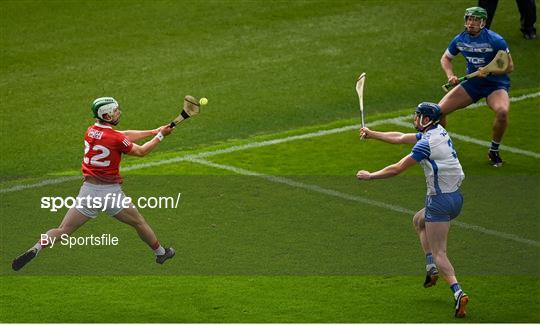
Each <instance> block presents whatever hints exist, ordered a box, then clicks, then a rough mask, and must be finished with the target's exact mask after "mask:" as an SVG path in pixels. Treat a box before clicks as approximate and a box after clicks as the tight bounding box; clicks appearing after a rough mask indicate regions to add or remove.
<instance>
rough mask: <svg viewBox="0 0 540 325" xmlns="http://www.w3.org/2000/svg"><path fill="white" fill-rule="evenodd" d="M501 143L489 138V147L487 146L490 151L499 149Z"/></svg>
mask: <svg viewBox="0 0 540 325" xmlns="http://www.w3.org/2000/svg"><path fill="white" fill-rule="evenodd" d="M500 145H501V144H500V143H497V142H495V141H493V140H491V147H490V148H489V150H490V151H499V146H500Z"/></svg>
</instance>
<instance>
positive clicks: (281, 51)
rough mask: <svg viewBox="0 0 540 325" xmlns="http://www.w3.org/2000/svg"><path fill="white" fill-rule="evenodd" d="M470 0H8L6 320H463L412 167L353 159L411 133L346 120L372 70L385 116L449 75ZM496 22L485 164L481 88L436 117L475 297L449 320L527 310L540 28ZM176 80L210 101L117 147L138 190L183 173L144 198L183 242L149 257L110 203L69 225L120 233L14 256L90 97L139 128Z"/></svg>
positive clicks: (64, 166) (2, 57) (534, 254)
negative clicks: (505, 90)
mask: <svg viewBox="0 0 540 325" xmlns="http://www.w3.org/2000/svg"><path fill="white" fill-rule="evenodd" d="M475 4H476V1H462V0H459V1H341V0H340V1H273V2H263V1H228V0H227V1H217V0H216V1H164V0H162V1H161V0H160V1H154V2H149V1H133V0H125V1H100V2H96V1H2V2H1V3H0V9H1V10H0V27H1V30H0V36H1V37H0V45H1V48H2V50H1V52H0V69H1V73H0V84H1V85H2V87H1V88H0V98H1V105H2V109H1V111H0V112H1V113H0V114H1V121H2V122H1V128H0V144H1V150H2V159H0V166H1V169H0V242H1V245H0V321H1V322H30V323H33V322H45V323H48V322H163V323H165V322H192V323H197V322H240V323H243V322H248V323H260V322H296V323H306V322H307V323H309V322H321V323H325V322H332V323H340V322H347V323H356V322H375V323H378V322H429V323H437V322H444V323H449V322H454V321H455V319H454V317H453V311H452V308H453V303H452V299H451V292H450V290H449V289H448V287H447V285H446V284H444V281H440V282H439V283H438V284H437V286H435V287H434V288H430V289H424V288H423V287H422V281H423V276H424V273H423V269H424V265H423V262H424V261H423V256H422V251H421V249H420V245H419V243H418V240H417V238H416V235H415V233H414V230H413V228H412V223H411V217H412V215H411V213H413V212H414V211H416V210H418V209H420V208H421V207H422V205H423V201H424V194H425V184H424V182H425V181H424V177H423V174H422V171H421V168H419V167H415V168H413V169H411V170H409V171H407V172H406V173H405V174H404V175H400V176H399V177H396V178H392V179H388V180H383V181H378V182H367V183H366V182H362V183H359V182H358V181H356V179H355V177H354V175H355V173H356V171H357V170H358V169H361V168H362V169H368V170H375V169H378V168H381V167H384V166H386V165H387V164H389V163H393V162H395V161H397V160H398V159H400V158H401V157H403V156H404V155H406V154H408V153H409V152H410V146H405V145H402V146H391V145H388V144H383V143H379V142H373V141H359V140H358V131H357V128H356V127H355V125H357V124H358V123H359V116H358V115H359V112H358V99H357V96H356V93H355V91H354V82H355V80H356V77H357V76H358V75H359V74H360V72H362V71H365V72H366V73H367V79H366V88H365V107H366V113H367V116H366V121H367V123H368V126H369V125H375V126H374V128H375V129H378V130H399V131H403V132H409V131H410V132H412V128H410V127H407V126H405V125H397V124H395V123H394V122H392V121H391V120H390V119H392V118H396V117H402V116H406V115H408V114H410V113H412V108H413V107H414V106H415V105H416V104H417V103H418V102H421V101H438V100H439V98H440V97H441V96H442V95H443V94H442V90H441V89H440V85H441V84H443V83H444V82H445V81H446V80H445V78H444V75H443V73H442V71H441V69H440V67H439V63H438V62H439V58H440V56H441V54H442V53H443V51H444V49H445V47H446V46H447V44H448V42H449V41H450V40H451V38H452V37H453V36H454V35H455V34H457V33H458V32H459V31H460V30H461V28H462V27H461V26H462V15H463V10H464V9H465V8H466V7H469V6H472V5H475ZM492 28H493V30H495V31H496V32H498V33H500V34H501V35H503V36H504V37H505V39H506V40H507V41H508V44H509V47H510V50H511V53H512V56H513V59H514V63H515V65H516V69H515V71H514V73H512V74H511V79H512V88H511V92H510V95H511V96H512V97H514V98H517V100H516V101H515V102H513V103H512V105H511V113H510V125H509V128H508V130H507V134H506V135H505V139H504V143H503V144H504V145H505V146H507V147H508V148H506V149H504V150H503V151H502V155H503V158H504V159H505V160H506V161H507V163H506V165H505V166H504V167H503V168H501V169H494V168H492V167H490V166H489V165H488V164H487V160H486V152H487V147H486V146H485V145H484V144H478V143H477V142H478V141H488V140H490V129H491V123H492V113H491V112H490V111H489V109H488V108H487V107H485V106H482V105H481V106H480V107H477V108H474V109H470V110H464V111H460V112H456V113H454V114H453V115H451V116H450V117H449V124H448V130H449V131H450V132H451V133H453V134H455V136H456V137H454V144H455V146H456V148H457V150H458V154H459V157H460V160H461V163H462V165H463V168H464V171H465V174H466V179H465V181H464V183H463V187H462V190H463V193H464V196H465V205H464V208H463V211H462V214H461V215H460V217H459V218H458V219H457V222H456V223H454V225H453V226H452V229H451V233H450V239H449V247H448V250H449V252H448V253H449V256H450V258H451V260H452V261H453V263H454V266H455V268H456V271H457V275H458V278H459V280H460V282H461V283H462V286H463V287H464V289H465V291H466V292H467V293H468V294H469V295H470V297H471V302H470V304H469V308H468V309H469V314H468V315H467V318H466V319H464V320H459V322H463V321H464V322H473V323H481V322H482V323H483V322H489V323H495V322H513V323H518V322H533V323H538V322H540V316H539V315H540V313H539V311H540V299H539V297H540V262H539V261H540V250H539V247H540V236H539V234H540V231H539V230H540V226H539V223H538V215H539V212H540V209H538V207H537V205H536V203H535V202H536V201H537V198H538V197H540V177H539V176H540V167H539V164H538V160H539V157H540V140H539V139H538V136H537V132H538V121H539V120H540V110H539V109H538V107H540V98H539V96H538V94H539V91H540V86H539V84H538V80H540V71H539V70H538V69H537V62H536V57H535V55H534V54H535V53H539V51H540V45H539V42H538V41H525V40H523V39H522V36H521V33H520V31H519V13H518V11H517V8H516V6H515V3H513V2H508V3H507V2H501V3H499V8H498V9H497V13H496V16H495V19H494V22H493V24H492ZM456 72H460V73H461V72H464V62H463V60H461V59H459V60H458V62H457V63H456ZM186 94H191V95H195V96H205V97H208V99H209V101H210V102H209V105H208V106H206V107H204V108H203V111H202V113H201V115H200V116H198V117H197V118H196V119H193V120H192V121H187V122H186V123H185V124H184V125H182V126H181V127H179V128H178V129H177V130H176V131H175V132H174V134H173V135H171V136H170V137H168V138H167V139H166V140H165V141H164V142H163V143H161V144H160V146H159V147H158V149H157V150H156V151H155V152H153V153H152V154H151V155H150V156H148V157H145V158H143V159H140V158H132V157H125V158H124V162H123V166H124V167H125V171H124V172H123V175H124V177H125V183H124V185H123V188H124V190H125V191H126V193H128V194H129V195H131V196H133V197H139V196H160V195H164V196H176V194H177V193H181V203H180V206H179V208H178V209H143V210H142V212H143V214H144V215H145V217H146V218H147V219H148V221H149V222H150V224H151V225H152V227H153V228H154V230H155V231H156V233H157V234H158V237H159V238H160V240H161V241H162V242H163V243H164V244H171V245H173V246H174V247H175V248H177V250H178V253H177V256H176V257H175V258H174V259H172V260H171V261H168V262H167V263H166V264H164V265H157V264H155V263H154V261H153V256H152V253H151V251H149V249H148V248H147V247H146V246H145V245H144V244H143V243H142V242H141V241H140V240H139V239H138V237H137V236H136V233H135V232H134V231H133V230H132V229H131V228H129V227H128V226H125V225H122V224H120V223H118V222H117V221H115V220H113V219H111V218H109V217H107V216H105V215H101V216H100V217H98V219H97V220H96V221H93V222H89V223H88V224H86V225H85V226H84V227H83V228H81V229H80V230H79V231H78V232H77V233H76V235H80V236H86V235H91V234H102V233H110V234H112V235H114V236H117V237H119V238H120V244H119V246H115V247H75V248H72V249H69V248H66V247H55V248H53V249H48V250H44V251H43V252H41V253H40V255H39V256H38V258H37V259H36V260H35V261H32V262H31V263H30V264H28V265H27V266H26V267H25V268H24V269H23V270H21V271H20V272H18V273H15V272H13V271H12V270H11V266H10V264H11V261H12V259H13V258H14V257H15V256H17V255H18V254H19V253H21V252H22V251H23V250H25V249H27V248H29V247H30V246H31V245H32V243H33V242H34V241H35V240H36V239H37V237H38V236H39V234H40V233H41V232H43V231H46V230H47V229H49V228H52V227H55V226H56V225H57V224H58V223H59V222H60V220H61V218H62V216H63V214H64V213H65V210H61V211H59V212H56V213H53V212H49V211H47V210H44V209H41V208H40V198H41V197H43V196H75V195H76V194H77V191H78V189H79V186H80V181H79V180H76V179H74V177H73V176H77V175H79V171H78V169H79V167H80V160H81V155H82V152H83V146H82V136H83V133H84V131H85V129H86V128H87V126H88V125H89V124H90V123H92V119H91V116H90V115H91V114H90V109H89V106H90V103H91V101H92V100H93V98H95V97H99V96H114V97H115V98H116V99H118V100H119V101H120V104H121V106H122V108H123V117H122V121H121V125H120V128H121V129H148V128H154V127H157V126H159V125H160V124H164V123H166V122H167V121H168V120H170V119H172V118H174V117H175V116H176V115H177V114H178V108H179V107H180V105H181V99H182V97H183V96H184V95H186ZM520 96H521V97H520ZM409 120H410V119H408V118H406V117H405V118H404V119H403V120H402V121H405V122H411V121H409ZM340 130H341V131H340ZM143 163H150V164H153V166H152V167H147V168H140V167H141V165H140V164H143ZM51 179H52V180H58V183H56V184H52V185H46V186H36V187H27V186H33V185H32V184H38V183H39V182H41V181H44V180H51ZM25 187H26V188H25Z"/></svg>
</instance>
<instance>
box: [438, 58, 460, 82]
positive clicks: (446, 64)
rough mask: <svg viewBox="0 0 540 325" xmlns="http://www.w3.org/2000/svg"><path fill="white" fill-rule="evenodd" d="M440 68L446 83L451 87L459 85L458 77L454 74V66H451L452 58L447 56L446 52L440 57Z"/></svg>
mask: <svg viewBox="0 0 540 325" xmlns="http://www.w3.org/2000/svg"><path fill="white" fill-rule="evenodd" d="M441 67H442V69H443V71H444V73H445V74H446V78H448V82H449V83H451V84H452V85H454V86H455V85H457V84H458V83H459V80H458V77H457V76H456V75H455V74H454V66H453V64H452V58H451V57H449V56H448V54H447V53H446V51H445V52H444V53H443V55H442V57H441Z"/></svg>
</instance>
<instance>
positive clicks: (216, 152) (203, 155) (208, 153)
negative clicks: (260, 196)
mask: <svg viewBox="0 0 540 325" xmlns="http://www.w3.org/2000/svg"><path fill="white" fill-rule="evenodd" d="M538 96H540V92H536V93H532V94H525V95H522V96H519V97H511V98H510V101H512V102H517V101H521V100H525V99H529V98H535V97H538ZM483 105H485V104H484V103H482V104H481V103H476V104H473V105H471V106H469V107H477V106H483ZM406 119H412V117H411V115H406V116H400V117H395V118H389V119H383V120H377V121H373V122H372V123H369V125H368V126H370V127H373V126H377V125H381V124H388V123H392V124H396V125H405V124H398V123H405V122H403V121H404V120H406ZM411 125H412V122H411V123H409V124H407V125H406V126H411ZM359 128H360V124H355V125H348V126H343V127H339V128H335V129H328V130H321V131H316V132H310V133H305V134H301V135H293V136H288V137H284V138H279V139H274V140H267V141H259V142H250V143H246V144H243V145H237V146H232V147H229V148H225V149H218V150H213V151H206V152H201V153H198V154H194V155H186V156H181V157H175V158H169V159H163V160H157V161H152V162H148V163H142V164H136V165H131V166H127V167H124V168H122V169H121V170H122V171H130V170H138V169H144V168H150V167H156V166H161V165H167V164H173V163H177V162H181V161H186V160H190V159H196V158H206V157H211V156H215V155H221V154H225V153H231V152H236V151H241V150H246V149H252V148H260V147H265V146H270V145H275V144H280V143H284V142H289V141H295V140H302V139H309V138H314V137H320V136H325V135H329V134H335V133H340V132H346V131H351V130H355V129H359ZM453 136H456V135H453ZM458 136H459V135H457V136H456V139H457V138H458ZM477 141H480V140H477ZM473 143H476V142H473ZM486 143H487V142H480V143H477V144H481V145H483V146H485V144H486ZM501 148H502V149H505V150H508V151H511V152H515V153H520V154H524V155H529V156H532V157H535V158H538V155H539V154H537V153H534V152H529V151H525V150H521V149H517V148H513V149H509V147H506V146H504V145H501ZM512 150H515V151H512ZM525 153H527V154H525ZM77 179H81V178H80V177H79V176H77V177H76V176H71V177H62V178H57V179H47V180H44V181H41V182H38V183H34V184H23V185H16V186H13V187H8V188H2V189H0V194H2V193H9V192H17V191H22V190H26V189H31V188H38V187H43V186H47V185H51V184H60V183H65V182H69V181H73V180H77Z"/></svg>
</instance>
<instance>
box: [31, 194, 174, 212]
mask: <svg viewBox="0 0 540 325" xmlns="http://www.w3.org/2000/svg"><path fill="white" fill-rule="evenodd" d="M181 195H182V194H181V193H178V195H177V196H176V197H173V196H158V197H156V196H150V197H144V196H141V197H139V198H138V199H137V200H136V204H133V201H132V199H131V197H128V196H124V195H117V194H116V193H107V194H106V195H105V196H103V197H91V196H90V195H87V196H83V197H80V196H78V197H72V196H68V197H60V196H44V197H42V198H41V208H42V209H48V210H49V211H51V212H56V211H58V210H59V209H62V208H68V209H71V208H76V209H92V210H99V211H107V210H108V209H126V208H130V207H137V208H141V209H176V208H178V204H179V203H180V196H181Z"/></svg>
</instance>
